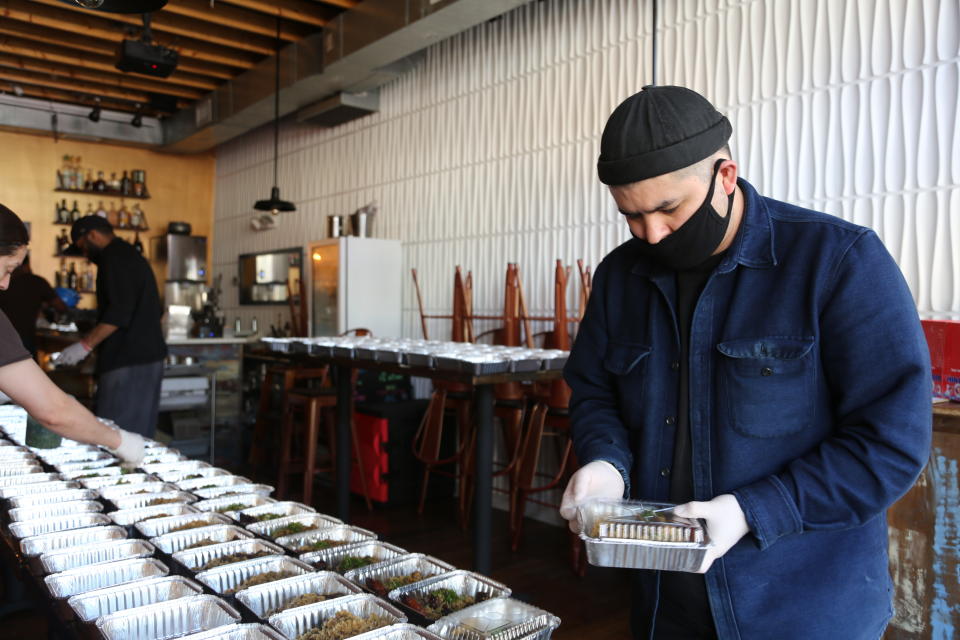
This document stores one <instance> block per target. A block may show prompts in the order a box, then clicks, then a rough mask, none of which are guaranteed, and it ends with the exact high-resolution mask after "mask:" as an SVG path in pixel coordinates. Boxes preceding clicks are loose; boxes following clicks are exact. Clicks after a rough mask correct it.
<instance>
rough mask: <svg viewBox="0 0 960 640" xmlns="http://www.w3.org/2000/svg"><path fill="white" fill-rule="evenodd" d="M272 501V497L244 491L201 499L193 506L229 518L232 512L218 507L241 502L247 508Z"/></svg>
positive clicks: (271, 502)
mask: <svg viewBox="0 0 960 640" xmlns="http://www.w3.org/2000/svg"><path fill="white" fill-rule="evenodd" d="M274 502H276V500H274V499H273V498H267V497H264V496H261V495H260V494H257V493H244V494H242V495H239V496H224V497H222V498H210V499H209V500H201V501H200V502H195V503H194V504H193V506H194V507H196V508H197V509H198V510H200V511H215V512H217V513H222V514H224V515H225V516H227V517H228V518H229V517H232V516H231V515H230V514H231V513H233V512H232V511H220V509H222V508H223V507H228V506H230V505H232V504H242V505H245V506H246V508H248V509H249V508H250V507H259V506H260V505H262V504H273V503H274Z"/></svg>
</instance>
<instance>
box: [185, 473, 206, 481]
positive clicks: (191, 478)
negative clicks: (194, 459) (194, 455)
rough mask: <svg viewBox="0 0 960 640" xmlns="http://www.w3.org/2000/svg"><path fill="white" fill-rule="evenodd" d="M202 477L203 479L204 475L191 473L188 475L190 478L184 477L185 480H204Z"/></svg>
mask: <svg viewBox="0 0 960 640" xmlns="http://www.w3.org/2000/svg"><path fill="white" fill-rule="evenodd" d="M202 477H203V474H202V473H191V474H190V475H188V476H184V478H183V479H184V480H196V479H197V478H202Z"/></svg>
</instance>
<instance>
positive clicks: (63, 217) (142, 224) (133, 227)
mask: <svg viewBox="0 0 960 640" xmlns="http://www.w3.org/2000/svg"><path fill="white" fill-rule="evenodd" d="M107 202H109V204H110V206H109V208H107V207H105V206H103V203H104V200H98V201H97V208H96V209H94V207H93V202H91V201H90V200H88V201H87V203H86V204H87V208H86V210H85V211H83V212H81V211H80V201H79V200H74V201H73V207H72V208H71V207H68V206H67V199H66V198H62V199H61V200H60V202H55V203H54V206H53V208H54V213H53V224H55V225H59V226H64V227H68V226H70V225H72V224H73V223H74V222H76V221H77V220H79V219H80V218H82V217H84V216H93V215H97V216H100V217H101V218H105V219H106V220H107V222H109V223H110V225H111V226H112V227H113V228H114V229H121V230H129V231H149V230H150V225H149V224H148V223H147V214H146V212H145V211H144V210H143V209H141V208H140V203H138V202H135V203H133V206H132V207H130V208H129V209H127V205H126V204H125V203H124V202H123V201H122V200H121V202H120V208H119V209H117V208H116V205H115V203H114V202H113V201H107Z"/></svg>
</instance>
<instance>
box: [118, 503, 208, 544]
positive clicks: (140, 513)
mask: <svg viewBox="0 0 960 640" xmlns="http://www.w3.org/2000/svg"><path fill="white" fill-rule="evenodd" d="M193 513H197V510H196V509H194V508H193V507H191V506H190V505H188V504H184V503H182V502H174V503H172V504H158V505H153V506H150V507H139V508H136V509H120V510H119V511H111V512H110V513H108V514H107V515H109V516H110V518H111V519H112V520H113V522H114V524H119V525H120V526H122V527H129V526H133V525H136V524H139V523H141V522H143V521H144V520H151V519H154V518H156V519H158V520H160V519H166V518H167V517H173V516H181V515H185V514H186V515H189V514H193ZM144 537H146V538H152V537H153V536H149V535H145V536H144Z"/></svg>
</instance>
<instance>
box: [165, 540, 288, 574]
mask: <svg viewBox="0 0 960 640" xmlns="http://www.w3.org/2000/svg"><path fill="white" fill-rule="evenodd" d="M261 551H266V552H268V554H269V555H283V549H281V548H280V547H278V546H277V545H275V544H273V543H272V542H267V541H265V540H259V539H257V538H242V539H240V540H231V541H230V542H221V543H220V544H210V545H205V546H203V547H197V548H196V549H185V550H183V551H178V552H176V553H174V554H173V559H174V560H176V561H177V562H179V563H180V564H182V565H183V566H185V567H186V568H187V569H189V570H190V571H203V569H202V568H201V567H203V566H204V565H205V564H207V563H208V562H210V561H211V560H216V559H217V558H222V557H224V556H229V555H233V554H235V553H259V552H261ZM240 562H243V561H242V560H241V561H240ZM221 566H227V565H221Z"/></svg>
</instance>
